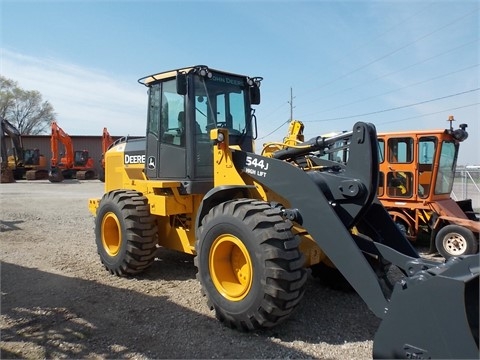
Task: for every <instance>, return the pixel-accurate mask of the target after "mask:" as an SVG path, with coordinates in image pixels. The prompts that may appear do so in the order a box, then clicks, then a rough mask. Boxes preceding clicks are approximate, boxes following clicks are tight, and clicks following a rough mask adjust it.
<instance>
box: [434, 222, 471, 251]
mask: <svg viewBox="0 0 480 360" xmlns="http://www.w3.org/2000/svg"><path fill="white" fill-rule="evenodd" d="M435 245H436V247H437V250H438V252H439V254H440V255H442V256H443V257H444V258H445V259H449V258H451V257H452V256H461V255H468V254H475V253H476V252H477V249H478V240H477V239H476V238H475V234H474V233H473V232H472V231H471V230H470V229H467V228H465V227H463V226H459V225H453V224H450V225H446V226H444V227H443V228H441V229H440V231H439V232H438V234H437V235H436V237H435Z"/></svg>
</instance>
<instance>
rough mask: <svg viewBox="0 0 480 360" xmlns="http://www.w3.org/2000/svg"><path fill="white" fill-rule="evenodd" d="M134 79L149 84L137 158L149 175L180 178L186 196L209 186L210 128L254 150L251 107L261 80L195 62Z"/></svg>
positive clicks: (211, 159) (257, 95) (210, 158)
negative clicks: (142, 147)
mask: <svg viewBox="0 0 480 360" xmlns="http://www.w3.org/2000/svg"><path fill="white" fill-rule="evenodd" d="M139 82H140V83H142V84H144V85H145V86H147V87H149V107H148V121H147V136H146V141H147V145H146V154H145V159H142V160H143V161H145V173H146V175H147V177H148V178H149V179H165V180H168V179H171V180H180V181H181V182H182V185H183V188H184V191H185V193H188V194H193V193H206V192H207V191H208V190H210V189H211V188H212V187H213V152H212V144H211V141H210V130H212V129H214V128H227V129H228V131H229V141H230V144H231V145H238V146H239V147H240V148H241V149H242V150H245V151H252V150H253V144H252V143H253V137H254V135H253V131H252V128H253V127H252V120H254V116H253V112H252V109H251V107H250V105H251V104H258V103H259V102H260V93H259V85H260V79H258V78H257V79H250V78H248V77H245V76H239V75H234V74H230V73H226V72H220V71H217V70H213V69H209V68H207V67H205V66H196V67H192V68H187V69H181V70H177V71H169V72H166V73H161V74H157V75H152V76H148V77H145V78H142V79H140V80H139ZM139 150H140V149H139ZM140 152H141V151H140ZM140 152H139V154H140ZM133 156H134V155H133Z"/></svg>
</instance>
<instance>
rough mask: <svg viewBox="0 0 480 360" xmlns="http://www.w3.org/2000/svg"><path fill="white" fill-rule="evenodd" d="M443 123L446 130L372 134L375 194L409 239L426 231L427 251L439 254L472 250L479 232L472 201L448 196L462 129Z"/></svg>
mask: <svg viewBox="0 0 480 360" xmlns="http://www.w3.org/2000/svg"><path fill="white" fill-rule="evenodd" d="M449 121H450V127H449V128H448V129H440V130H424V131H404V132H389V133H380V134H378V143H379V151H380V164H379V166H380V173H379V174H380V182H379V188H378V198H379V199H380V201H381V202H382V204H383V206H385V208H386V209H387V210H388V212H389V213H390V215H391V216H392V218H393V220H394V221H395V223H396V224H397V226H398V227H400V229H401V230H402V232H404V233H405V235H406V236H407V237H408V238H409V239H411V240H416V239H417V237H418V235H419V234H420V233H421V232H422V231H424V232H427V233H428V234H430V247H431V250H432V251H434V249H435V248H436V249H437V250H438V252H439V253H440V254H441V255H442V256H443V257H445V258H450V257H452V256H460V255H465V254H474V253H476V252H477V251H478V236H479V232H480V222H479V221H478V219H477V217H476V214H475V213H474V211H473V208H472V201H471V200H470V199H468V200H462V201H455V200H453V199H452V198H451V197H450V194H451V193H452V188H453V183H454V177H455V169H456V165H457V156H458V150H459V145H460V142H462V141H464V140H465V139H466V138H467V136H468V133H467V132H466V130H465V129H466V127H467V125H466V124H461V125H460V128H459V129H456V130H454V129H453V126H452V122H453V121H454V119H453V116H451V117H450V118H449Z"/></svg>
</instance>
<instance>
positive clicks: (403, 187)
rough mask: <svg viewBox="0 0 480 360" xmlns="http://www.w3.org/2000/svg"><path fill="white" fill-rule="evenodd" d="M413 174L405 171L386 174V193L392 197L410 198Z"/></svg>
mask: <svg viewBox="0 0 480 360" xmlns="http://www.w3.org/2000/svg"><path fill="white" fill-rule="evenodd" d="M412 188H413V174H412V173H411V172H406V171H390V172H389V173H388V174H387V193H388V196H392V197H404V198H408V197H412Z"/></svg>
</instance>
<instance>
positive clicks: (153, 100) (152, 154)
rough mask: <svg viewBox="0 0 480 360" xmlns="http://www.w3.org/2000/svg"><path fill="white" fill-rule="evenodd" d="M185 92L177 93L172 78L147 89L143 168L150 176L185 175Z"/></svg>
mask: <svg viewBox="0 0 480 360" xmlns="http://www.w3.org/2000/svg"><path fill="white" fill-rule="evenodd" d="M185 144H186V131H185V96H184V95H179V94H177V91H176V81H175V78H173V79H170V80H166V81H163V82H159V83H157V84H154V85H152V86H151V87H150V90H149V113H148V126H147V152H146V157H145V171H146V174H147V176H148V178H150V179H184V178H185V177H186V151H185Z"/></svg>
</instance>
